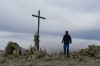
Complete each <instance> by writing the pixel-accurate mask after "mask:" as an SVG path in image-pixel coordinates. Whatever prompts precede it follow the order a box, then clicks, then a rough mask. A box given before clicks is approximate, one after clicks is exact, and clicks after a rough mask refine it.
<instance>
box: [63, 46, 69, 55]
mask: <svg viewBox="0 0 100 66" xmlns="http://www.w3.org/2000/svg"><path fill="white" fill-rule="evenodd" d="M66 48H67V53H69V44H64V54H66Z"/></svg>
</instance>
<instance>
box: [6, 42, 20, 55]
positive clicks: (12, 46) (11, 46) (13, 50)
mask: <svg viewBox="0 0 100 66" xmlns="http://www.w3.org/2000/svg"><path fill="white" fill-rule="evenodd" d="M20 54H21V47H19V45H18V44H17V43H16V42H12V41H9V43H8V44H7V46H6V47H5V56H7V55H15V56H18V55H20Z"/></svg>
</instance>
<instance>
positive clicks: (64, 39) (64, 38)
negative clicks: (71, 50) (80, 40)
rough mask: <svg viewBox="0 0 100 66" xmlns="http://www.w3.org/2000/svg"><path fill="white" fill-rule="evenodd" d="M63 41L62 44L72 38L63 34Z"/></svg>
mask: <svg viewBox="0 0 100 66" xmlns="http://www.w3.org/2000/svg"><path fill="white" fill-rule="evenodd" d="M63 41H64V44H69V43H72V39H71V37H70V35H64V36H63V40H62V43H63Z"/></svg>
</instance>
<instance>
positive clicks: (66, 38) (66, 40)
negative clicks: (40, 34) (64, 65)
mask: <svg viewBox="0 0 100 66" xmlns="http://www.w3.org/2000/svg"><path fill="white" fill-rule="evenodd" d="M62 43H64V55H65V54H66V48H67V55H68V56H69V44H70V43H72V39H71V36H70V35H69V34H68V31H66V32H65V35H64V36H63V40H62Z"/></svg>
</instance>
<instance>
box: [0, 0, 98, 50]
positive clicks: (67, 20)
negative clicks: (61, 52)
mask: <svg viewBox="0 0 100 66" xmlns="http://www.w3.org/2000/svg"><path fill="white" fill-rule="evenodd" d="M38 10H40V11H41V16H43V17H45V18H46V20H43V19H41V22H40V23H41V24H40V36H41V42H40V43H41V45H42V44H43V45H44V46H46V47H48V44H49V46H51V47H52V45H55V46H56V45H57V44H58V45H59V47H60V44H61V40H62V36H63V34H64V32H65V31H66V30H68V31H69V33H70V35H71V36H72V39H73V41H74V42H73V44H74V45H73V47H75V46H79V47H80V46H81V43H87V44H90V43H91V44H93V43H98V44H99V43H100V42H99V41H100V35H99V34H100V17H99V16H100V0H0V44H1V47H0V49H2V48H4V46H6V44H7V42H8V41H11V40H13V41H16V42H19V44H20V45H21V46H22V47H27V46H28V45H30V44H31V43H32V40H33V37H34V34H35V32H36V31H37V18H36V17H32V14H35V15H37V14H38ZM75 44H77V45H75ZM85 46H87V45H86V44H85Z"/></svg>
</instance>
